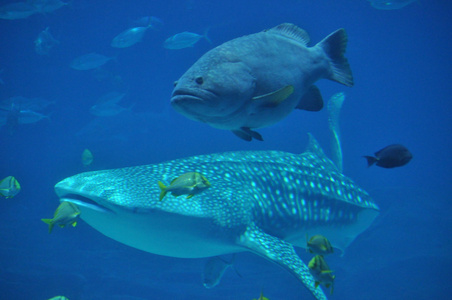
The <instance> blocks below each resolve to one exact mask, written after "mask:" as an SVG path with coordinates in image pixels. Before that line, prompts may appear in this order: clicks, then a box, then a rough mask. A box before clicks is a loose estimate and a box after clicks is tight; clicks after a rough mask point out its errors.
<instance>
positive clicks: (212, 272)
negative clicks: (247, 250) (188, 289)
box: [203, 256, 240, 289]
mask: <svg viewBox="0 0 452 300" xmlns="http://www.w3.org/2000/svg"><path fill="white" fill-rule="evenodd" d="M234 259H235V256H233V258H232V261H231V262H227V261H226V260H224V259H222V258H221V257H219V256H214V257H211V258H209V259H208V260H207V262H206V264H205V266H204V272H203V285H204V287H206V288H208V289H211V288H213V287H215V286H217V285H218V284H219V283H220V280H221V278H222V277H223V275H224V273H225V272H226V270H227V269H228V268H229V267H232V268H234V270H235V267H234ZM236 272H237V270H236ZM237 274H238V275H239V276H240V274H239V273H237Z"/></svg>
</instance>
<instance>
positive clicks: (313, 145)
mask: <svg viewBox="0 0 452 300" xmlns="http://www.w3.org/2000/svg"><path fill="white" fill-rule="evenodd" d="M308 136H309V142H308V146H307V147H306V150H305V152H304V153H308V152H309V153H312V154H313V155H315V156H316V158H318V159H320V160H321V161H322V162H323V164H324V165H325V167H328V168H329V169H333V170H334V171H337V172H340V171H339V169H338V168H337V166H336V165H335V164H334V163H333V162H332V161H331V160H330V159H329V158H328V156H326V154H325V152H323V149H322V147H320V144H319V142H317V140H316V139H315V137H314V136H313V135H312V134H311V133H308Z"/></svg>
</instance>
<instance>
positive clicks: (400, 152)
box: [363, 144, 413, 169]
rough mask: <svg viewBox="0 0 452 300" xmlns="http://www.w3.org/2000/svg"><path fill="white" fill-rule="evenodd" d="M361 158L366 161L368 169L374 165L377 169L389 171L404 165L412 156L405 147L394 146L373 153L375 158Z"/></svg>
mask: <svg viewBox="0 0 452 300" xmlns="http://www.w3.org/2000/svg"><path fill="white" fill-rule="evenodd" d="M363 157H365V158H366V159H367V164H368V167H370V166H371V165H373V164H376V165H377V166H379V167H382V168H387V169H390V168H395V167H401V166H404V165H406V164H407V163H408V162H409V161H410V160H411V159H412V158H413V154H411V152H410V151H409V150H408V149H407V148H406V147H405V146H403V145H399V144H394V145H389V146H387V147H385V148H383V149H381V150H380V151H377V152H375V157H373V156H363Z"/></svg>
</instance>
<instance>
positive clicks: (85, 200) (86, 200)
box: [55, 185, 114, 213]
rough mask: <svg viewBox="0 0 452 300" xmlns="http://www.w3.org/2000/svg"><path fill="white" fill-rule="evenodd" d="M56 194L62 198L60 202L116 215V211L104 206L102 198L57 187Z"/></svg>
mask: <svg viewBox="0 0 452 300" xmlns="http://www.w3.org/2000/svg"><path fill="white" fill-rule="evenodd" d="M55 192H56V194H57V196H58V198H60V202H64V201H67V202H71V203H74V204H75V205H77V206H81V207H85V208H88V209H91V210H95V211H98V212H102V213H114V211H113V210H112V209H110V208H108V207H106V206H105V205H103V204H102V202H103V201H102V198H100V197H96V196H93V195H89V194H88V193H79V192H76V191H70V190H67V189H65V188H61V187H58V185H57V186H55Z"/></svg>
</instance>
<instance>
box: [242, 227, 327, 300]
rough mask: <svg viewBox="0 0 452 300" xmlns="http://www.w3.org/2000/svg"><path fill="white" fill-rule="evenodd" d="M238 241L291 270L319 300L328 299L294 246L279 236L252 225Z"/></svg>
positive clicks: (252, 250)
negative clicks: (316, 284) (317, 286)
mask: <svg viewBox="0 0 452 300" xmlns="http://www.w3.org/2000/svg"><path fill="white" fill-rule="evenodd" d="M237 243H238V244H239V245H240V246H243V247H245V248H247V249H248V250H250V251H251V252H253V253H256V254H258V255H260V256H263V257H264V258H266V259H268V260H270V261H272V262H274V263H276V264H278V265H279V266H281V267H282V268H284V269H285V270H287V271H289V272H290V273H291V274H292V275H294V276H295V277H296V278H297V279H298V280H300V281H301V282H302V283H303V284H304V286H305V287H306V288H307V289H308V290H309V291H310V292H311V293H312V294H313V295H314V297H315V298H316V299H317V300H326V299H327V298H326V296H325V294H324V293H323V291H322V290H321V289H320V288H316V286H315V279H314V277H312V275H311V273H310V272H309V268H308V267H307V266H306V264H305V263H304V262H303V261H302V260H301V259H300V258H299V257H298V255H297V254H296V253H295V250H294V248H293V246H292V245H291V244H289V243H287V242H285V241H283V240H281V239H279V238H276V237H274V236H271V235H269V234H266V233H265V232H263V231H262V230H260V229H259V228H258V227H257V226H255V225H250V226H249V227H248V228H247V230H246V231H245V232H244V233H243V234H242V235H241V236H240V237H239V239H238V241H237Z"/></svg>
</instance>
